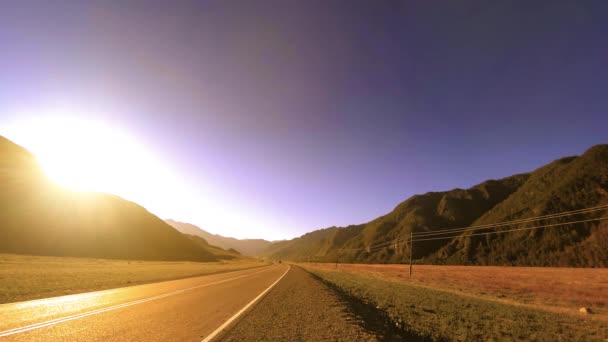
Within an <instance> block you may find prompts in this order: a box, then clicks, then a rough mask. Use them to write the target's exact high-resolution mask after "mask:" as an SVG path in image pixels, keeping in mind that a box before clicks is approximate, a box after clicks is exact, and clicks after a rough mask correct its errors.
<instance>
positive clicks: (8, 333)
mask: <svg viewBox="0 0 608 342" xmlns="http://www.w3.org/2000/svg"><path fill="white" fill-rule="evenodd" d="M271 269H272V268H267V269H265V270H262V271H257V272H254V273H250V274H245V275H242V276H238V277H234V278H229V279H224V280H219V281H214V282H212V283H207V284H202V285H197V286H193V287H189V288H187V289H182V290H177V291H173V292H169V293H165V294H162V295H158V296H154V297H148V298H144V299H139V300H135V301H132V302H127V303H123V304H118V305H113V306H109V307H107V308H101V309H97V310H93V311H89V312H83V313H81V314H77V315H72V316H67V317H62V318H57V319H53V320H50V321H46V322H40V323H36V324H31V325H26V326H24V327H19V328H13V329H9V330H5V331H0V337H6V336H11V335H15V334H20V333H23V332H26V331H30V330H35V329H40V328H44V327H48V326H50V325H55V324H59V323H63V322H67V321H72V320H75V319H79V318H83V317H87V316H92V315H97V314H100V313H104V312H108V311H112V310H117V309H121V308H124V307H127V306H131V305H136V304H141V303H145V302H149V301H153V300H157V299H161V298H165V297H169V296H174V295H176V294H180V293H184V292H187V291H190V290H194V289H198V288H201V287H205V286H210V285H216V284H221V283H225V282H227V281H231V280H236V279H240V278H244V277H249V276H252V275H254V274H258V273H262V272H267V271H269V270H271Z"/></svg>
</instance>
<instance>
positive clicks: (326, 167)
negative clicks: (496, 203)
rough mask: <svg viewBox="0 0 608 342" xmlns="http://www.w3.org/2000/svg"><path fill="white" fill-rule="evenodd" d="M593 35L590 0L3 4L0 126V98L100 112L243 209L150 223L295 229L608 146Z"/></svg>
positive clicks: (603, 80) (604, 12)
mask: <svg viewBox="0 0 608 342" xmlns="http://www.w3.org/2000/svg"><path fill="white" fill-rule="evenodd" d="M606 37H608V2H606V1H603V0H599V1H559V0H547V1H529V0H523V1H487V0H479V1H401V2H393V1H390V2H389V1H385V2H383V1H351V0H348V1H347V0H344V1H326V0H322V1H308V0H306V1H297V2H296V1H283V0H281V1H269V0H263V1H250V0H243V1H192V2H185V1H158V2H155V1H84V0H83V1H60V0H57V1H22V0H19V1H11V0H5V1H2V2H0V44H1V45H0V48H1V53H0V135H1V134H2V122H3V120H8V119H11V120H15V117H12V118H11V117H10V116H11V115H13V116H14V115H16V114H11V111H10V110H9V109H10V108H16V107H22V106H27V105H29V104H32V103H37V104H41V103H42V104H43V103H45V101H48V99H51V98H55V97H60V98H62V99H66V98H67V99H76V100H74V101H78V102H80V103H91V104H99V103H105V104H108V105H107V106H108V107H107V108H110V107H111V108H113V109H115V110H112V111H110V110H108V111H107V112H104V113H103V114H99V110H97V111H95V113H96V114H94V115H96V116H99V117H96V118H95V119H98V120H100V121H104V122H112V124H113V125H119V126H120V127H124V128H125V129H127V130H128V131H129V132H132V134H133V135H134V136H135V137H136V138H137V139H138V140H139V141H141V142H142V143H143V144H145V145H146V146H147V147H148V148H149V149H151V150H153V151H155V154H156V155H157V156H159V157H160V158H162V159H163V160H164V161H165V162H166V163H168V164H170V165H173V166H174V168H175V169H176V170H178V172H179V173H180V175H181V176H182V177H183V179H184V180H187V181H188V183H189V184H188V185H189V186H190V187H191V188H192V189H213V197H214V198H213V200H217V202H218V203H219V205H220V206H221V207H223V208H224V209H225V210H226V211H228V212H230V213H231V214H233V215H235V216H239V215H243V217H251V218H252V219H251V222H250V224H243V225H242V226H241V227H236V228H235V227H232V228H228V227H221V225H218V226H208V223H206V221H205V218H204V217H205V216H206V215H213V213H207V212H205V208H204V207H197V206H196V205H192V206H191V208H196V209H191V210H196V211H197V212H196V213H193V212H191V213H186V214H183V213H172V212H162V213H159V215H162V216H163V217H172V218H174V219H177V220H186V221H194V222H192V223H195V224H199V225H201V226H202V227H203V228H205V229H207V230H209V231H211V232H214V233H219V234H223V235H232V236H237V237H262V238H268V239H278V238H288V237H295V236H297V235H300V234H302V233H305V232H307V231H311V230H314V229H319V228H324V227H328V226H332V225H348V224H355V223H362V222H366V221H368V220H370V219H373V218H375V217H377V216H379V215H382V214H385V213H387V212H388V211H390V210H391V209H392V208H393V207H395V206H396V205H397V204H398V203H399V202H401V201H403V200H405V199H406V198H408V197H409V196H411V195H413V194H416V193H424V192H428V191H438V190H448V189H452V188H455V187H469V186H471V185H474V184H476V183H479V182H481V181H483V180H486V179H489V178H500V177H504V176H508V175H511V174H514V173H519V172H525V171H530V170H532V169H534V168H536V167H539V166H541V165H543V164H545V163H547V162H550V161H552V160H554V159H556V158H559V157H562V156H567V155H573V154H580V153H582V152H584V151H585V149H587V148H588V147H590V146H591V145H594V144H598V143H606V142H608V141H607V140H608V111H607V110H608V44H607V40H606ZM20 115H23V114H20ZM32 115H35V113H33V114H32ZM81 115H93V114H85V113H82V114H81ZM109 139H111V137H109ZM151 186H154V185H151ZM200 191H202V190H200ZM210 194H211V193H209V194H208V195H209V196H211V195H210ZM160 195H162V194H160ZM202 196H204V194H203V195H202ZM173 201H174V202H175V201H179V199H173ZM142 204H143V205H144V206H145V205H146V203H142ZM176 216H177V217H176Z"/></svg>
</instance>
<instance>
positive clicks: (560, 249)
mask: <svg viewBox="0 0 608 342" xmlns="http://www.w3.org/2000/svg"><path fill="white" fill-rule="evenodd" d="M605 204H608V145H598V146H594V147H592V148H590V149H589V150H587V151H586V152H585V153H584V154H583V155H582V156H580V157H567V158H562V159H559V160H556V161H554V162H552V163H550V164H548V165H546V166H543V167H541V168H539V169H537V170H535V171H533V172H530V173H526V174H520V175H514V176H511V177H507V178H503V179H499V180H489V181H486V182H483V183H481V184H478V185H476V186H474V187H472V188H470V189H466V190H465V189H454V190H450V191H445V192H429V193H426V194H422V195H415V196H412V197H411V198H409V199H407V200H406V201H404V202H402V203H401V204H399V205H398V206H397V207H396V208H395V209H394V210H393V211H391V212H390V213H388V214H386V215H384V216H381V217H379V218H377V219H375V220H373V221H370V222H368V223H365V224H360V225H353V226H349V227H345V228H338V227H331V228H327V229H322V230H317V231H314V232H311V233H308V234H305V235H303V236H301V237H299V238H296V239H293V240H290V241H284V242H281V243H279V244H275V245H273V246H270V248H268V249H266V250H265V251H264V252H263V254H264V255H266V256H270V257H272V258H274V259H288V260H296V261H306V260H320V261H340V262H367V263H403V262H407V260H408V258H409V253H408V251H409V250H408V246H406V244H403V243H401V244H391V243H390V242H391V241H393V240H396V239H405V238H407V237H408V236H409V235H410V232H414V233H419V232H433V231H437V230H443V229H450V228H459V227H467V226H472V225H474V226H477V225H483V224H490V223H495V222H503V221H511V220H517V219H523V218H529V217H536V216H542V215H547V214H553V213H559V212H564V211H570V210H577V209H582V208H588V207H593V206H598V205H605ZM601 215H606V211H604V212H599V213H592V214H586V215H584V216H583V215H578V216H572V217H568V218H564V219H561V221H560V220H547V221H544V222H543V223H555V222H567V221H571V220H576V219H582V218H595V217H599V216H601ZM528 226H530V224H528ZM520 227H525V223H522V224H519V225H514V226H510V228H520ZM383 244H384V245H387V246H386V248H379V249H370V247H373V246H377V245H383ZM606 245H608V224H606V221H602V222H599V223H598V222H591V223H581V224H575V225H568V226H563V227H555V228H545V229H535V230H528V231H517V232H512V233H504V234H492V235H485V236H472V235H471V232H464V233H462V234H460V235H458V236H456V237H454V238H452V239H444V240H432V241H421V242H416V244H415V248H414V253H413V257H414V259H415V260H416V262H419V263H436V264H462V265H527V266H578V267H600V266H602V267H603V266H608V251H607V250H606V248H605V246H606ZM602 246H604V247H602Z"/></svg>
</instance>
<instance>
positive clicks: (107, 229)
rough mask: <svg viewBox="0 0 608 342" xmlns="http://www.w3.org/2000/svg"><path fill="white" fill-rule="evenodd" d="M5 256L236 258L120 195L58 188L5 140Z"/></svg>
mask: <svg viewBox="0 0 608 342" xmlns="http://www.w3.org/2000/svg"><path fill="white" fill-rule="evenodd" d="M0 253H15V254H31V255H49V256H77V257H91V258H109V259H138V260H190V261H215V260H220V259H226V258H234V257H236V254H234V253H229V252H227V251H223V252H220V251H218V250H217V248H212V246H208V245H204V244H201V243H200V241H193V240H192V239H191V238H189V237H188V236H186V235H184V234H182V233H180V232H178V231H177V230H175V229H174V228H173V227H171V226H169V225H168V224H166V223H165V222H163V221H162V220H161V219H159V218H158V217H156V216H154V215H153V214H151V213H149V212H148V211H147V210H146V209H144V208H143V207H141V206H139V205H137V204H135V203H132V202H129V201H127V200H124V199H122V198H120V197H118V196H114V195H110V194H104V193H82V192H73V191H68V190H66V189H64V188H61V187H59V186H57V185H55V184H53V183H52V182H50V181H49V180H48V179H47V177H46V176H45V175H44V173H43V172H42V170H41V168H40V166H39V165H38V163H37V161H36V158H35V157H34V156H33V155H32V154H31V153H30V152H28V151H27V150H26V149H24V148H22V147H21V146H18V145H16V144H14V143H13V142H11V141H10V140H8V139H6V138H4V137H0Z"/></svg>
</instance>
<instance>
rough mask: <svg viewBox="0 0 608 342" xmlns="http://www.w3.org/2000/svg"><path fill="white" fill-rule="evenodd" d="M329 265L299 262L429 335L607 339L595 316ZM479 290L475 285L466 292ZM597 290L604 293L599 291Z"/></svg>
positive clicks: (404, 326)
mask: <svg viewBox="0 0 608 342" xmlns="http://www.w3.org/2000/svg"><path fill="white" fill-rule="evenodd" d="M332 265H333V267H334V269H332V268H331V267H330V265H329V264H325V265H321V266H315V265H304V266H305V268H307V269H308V270H309V271H310V272H312V273H313V274H315V275H316V276H318V277H319V278H321V279H322V280H323V281H325V282H327V283H329V284H330V285H332V286H334V287H336V288H337V289H339V290H340V291H341V292H344V293H345V294H347V295H349V296H352V297H355V298H357V299H359V300H361V301H363V302H365V303H367V304H369V305H372V306H374V307H376V308H377V309H379V310H381V311H383V312H384V313H386V315H387V316H388V317H389V318H390V320H391V321H392V322H393V324H395V325H399V327H401V328H402V329H404V330H405V331H408V332H410V333H414V334H416V335H420V336H425V337H429V338H430V339H431V340H439V341H441V340H450V341H451V340H454V341H503V340H507V341H511V340H519V341H604V340H605V339H606V338H608V322H607V321H605V320H602V319H598V318H599V317H598V316H597V315H581V314H576V315H575V314H570V313H561V312H557V311H551V310H543V309H540V308H536V307H534V306H527V305H519V304H518V303H517V302H515V301H513V302H504V301H499V300H493V299H490V298H484V297H483V296H472V295H467V293H466V291H463V292H461V293H458V292H457V291H446V290H440V289H436V288H432V287H424V286H420V285H417V284H415V283H410V282H409V281H406V280H405V279H407V278H405V277H403V279H401V280H395V279H390V277H387V276H385V275H381V276H379V275H378V274H375V275H374V274H373V273H371V272H369V271H368V272H354V271H353V270H350V271H347V270H341V269H340V268H341V267H344V266H346V265H339V267H338V269H336V268H335V264H332ZM401 270H404V268H403V266H402V268H401ZM416 274H417V273H414V275H416ZM403 275H404V276H406V274H405V273H404V274H403ZM491 281H492V280H490V281H489V282H491ZM547 285H548V286H547V288H546V291H550V284H547ZM446 286H452V285H446ZM478 289H479V286H477V288H476V289H475V288H474V289H469V290H468V291H472V292H475V291H478ZM532 295H533V294H532ZM596 295H597V297H600V298H603V297H605V295H604V294H602V293H597V294H596Z"/></svg>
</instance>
